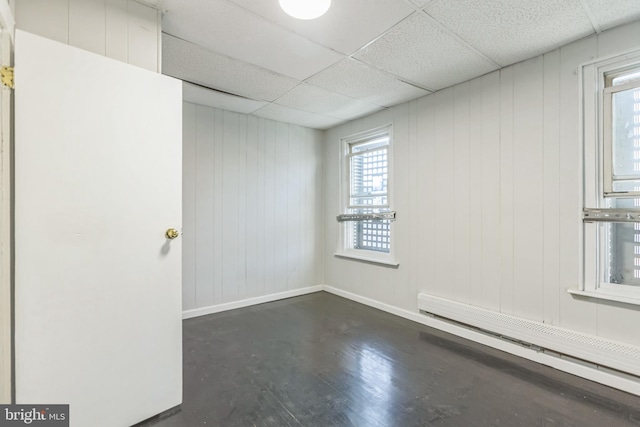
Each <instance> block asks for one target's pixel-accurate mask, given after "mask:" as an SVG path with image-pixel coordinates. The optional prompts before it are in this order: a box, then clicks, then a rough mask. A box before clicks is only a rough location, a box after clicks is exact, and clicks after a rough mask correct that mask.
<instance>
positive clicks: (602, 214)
mask: <svg viewBox="0 0 640 427" xmlns="http://www.w3.org/2000/svg"><path fill="white" fill-rule="evenodd" d="M582 222H640V209H592V208H584V209H583V210H582Z"/></svg>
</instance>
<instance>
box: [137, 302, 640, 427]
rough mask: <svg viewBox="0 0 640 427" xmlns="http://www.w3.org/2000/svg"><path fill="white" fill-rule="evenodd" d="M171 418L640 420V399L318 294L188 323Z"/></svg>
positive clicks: (161, 425) (172, 424)
mask: <svg viewBox="0 0 640 427" xmlns="http://www.w3.org/2000/svg"><path fill="white" fill-rule="evenodd" d="M142 425H144V426H145V427H146V426H149V427H151V426H153V427H176V426H188V427H192V426H278V427H280V426H432V425H433V426H464V427H466V426H509V427H513V426H580V427H586V426H594V427H595V426H597V427H609V426H640V398H638V397H636V396H632V395H629V394H626V393H623V392H620V391H617V390H614V389H611V388H608V387H605V386H602V385H599V384H595V383H592V382H590V381H587V380H583V379H581V378H577V377H574V376H572V375H569V374H565V373H563V372H559V371H556V370H554V369H551V368H547V367H545V366H542V365H538V364H536V363H533V362H530V361H528V360H524V359H520V358H518V357H514V356H511V355H509V354H506V353H503V352H500V351H498V350H494V349H491V348H488V347H485V346H482V345H479V344H476V343H473V342H470V341H467V340H464V339H461V338H458V337H455V336H452V335H449V334H446V333H443V332H440V331H437V330H434V329H431V328H428V327H426V326H423V325H419V324H416V323H413V322H410V321H407V320H404V319H401V318H398V317H395V316H392V315H390V314H387V313H384V312H382V311H379V310H376V309H373V308H370V307H367V306H364V305H361V304H358V303H355V302H352V301H349V300H346V299H343V298H340V297H337V296H334V295H331V294H328V293H325V292H320V293H316V294H311V295H306V296H302V297H297V298H291V299H287V300H283V301H277V302H274V303H268V304H262V305H259V306H254V307H249V308H244V309H239V310H234V311H229V312H225V313H219V314H214V315H209V316H204V317H200V318H195V319H190V320H186V321H185V322H184V403H183V404H182V406H181V408H179V409H177V410H176V411H174V413H173V414H171V415H168V416H163V417H159V418H155V419H152V420H149V421H148V422H146V423H144V424H142Z"/></svg>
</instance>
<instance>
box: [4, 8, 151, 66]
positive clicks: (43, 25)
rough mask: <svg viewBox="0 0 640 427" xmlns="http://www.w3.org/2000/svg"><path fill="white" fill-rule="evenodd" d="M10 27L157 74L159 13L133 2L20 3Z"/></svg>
mask: <svg viewBox="0 0 640 427" xmlns="http://www.w3.org/2000/svg"><path fill="white" fill-rule="evenodd" d="M16 26H17V27H18V28H20V29H21V30H24V31H28V32H31V33H34V34H38V35H40V36H44V37H47V38H50V39H53V40H56V41H59V42H62V43H67V44H70V45H71V46H75V47H79V48H81V49H85V50H88V51H91V52H94V53H97V54H100V55H104V56H107V57H109V58H113V59H117V60H119V61H122V62H127V63H129V64H133V65H136V66H139V67H142V68H146V69H148V70H151V71H157V72H160V66H161V61H160V51H161V49H160V34H161V16H160V12H159V11H157V10H156V9H153V8H151V7H149V6H145V5H143V4H141V3H138V2H136V1H134V0H20V1H18V2H17V4H16Z"/></svg>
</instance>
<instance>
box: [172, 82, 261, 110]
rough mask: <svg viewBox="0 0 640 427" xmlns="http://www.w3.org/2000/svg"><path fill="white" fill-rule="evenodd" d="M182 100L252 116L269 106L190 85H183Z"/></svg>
mask: <svg viewBox="0 0 640 427" xmlns="http://www.w3.org/2000/svg"><path fill="white" fill-rule="evenodd" d="M182 99H183V100H184V101H187V102H192V103H194V104H199V105H207V106H209V107H215V108H222V109H224V110H228V111H235V112H236V113H244V114H250V113H253V112H254V111H256V110H257V109H259V108H262V107H264V106H265V105H267V102H264V101H255V100H253V99H248V98H243V97H240V96H235V95H229V94H227V93H222V92H218V91H215V90H211V89H207V88H204V87H201V86H196V85H192V84H190V83H183V84H182Z"/></svg>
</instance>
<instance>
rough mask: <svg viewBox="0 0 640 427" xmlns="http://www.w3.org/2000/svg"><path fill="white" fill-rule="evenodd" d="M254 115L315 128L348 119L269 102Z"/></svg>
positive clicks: (322, 127)
mask: <svg viewBox="0 0 640 427" xmlns="http://www.w3.org/2000/svg"><path fill="white" fill-rule="evenodd" d="M253 115H254V116H258V117H264V118H265V119H271V120H277V121H279V122H285V123H292V124H296V125H300V126H305V127H308V128H313V129H328V128H330V127H333V126H337V125H339V124H341V123H344V122H345V121H346V120H344V119H339V118H336V117H331V116H326V115H322V114H314V113H309V112H308V111H301V110H296V109H295V108H289V107H284V106H282V105H275V104H269V105H266V106H264V107H262V108H261V109H259V110H257V111H254V112H253Z"/></svg>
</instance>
